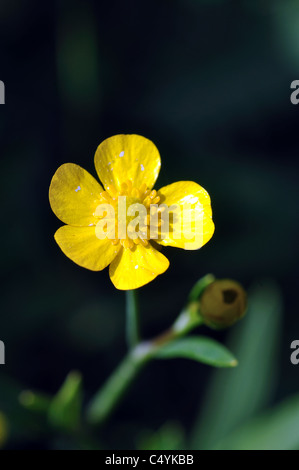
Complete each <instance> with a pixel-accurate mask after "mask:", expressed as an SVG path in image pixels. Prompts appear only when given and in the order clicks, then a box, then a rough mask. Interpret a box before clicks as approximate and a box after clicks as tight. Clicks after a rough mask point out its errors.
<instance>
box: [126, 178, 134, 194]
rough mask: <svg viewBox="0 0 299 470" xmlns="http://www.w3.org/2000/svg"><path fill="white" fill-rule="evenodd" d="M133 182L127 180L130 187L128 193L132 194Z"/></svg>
mask: <svg viewBox="0 0 299 470" xmlns="http://www.w3.org/2000/svg"><path fill="white" fill-rule="evenodd" d="M132 186H133V183H132V181H131V180H127V187H128V194H130V192H131V190H132Z"/></svg>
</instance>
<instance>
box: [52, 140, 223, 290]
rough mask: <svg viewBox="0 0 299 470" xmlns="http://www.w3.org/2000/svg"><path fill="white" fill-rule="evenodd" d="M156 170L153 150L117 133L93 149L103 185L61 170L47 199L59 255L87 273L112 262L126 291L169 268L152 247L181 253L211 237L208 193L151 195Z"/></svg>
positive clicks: (75, 169)
mask: <svg viewBox="0 0 299 470" xmlns="http://www.w3.org/2000/svg"><path fill="white" fill-rule="evenodd" d="M160 166H161V160H160V155H159V152H158V149H157V148H156V146H155V145H154V144H153V143H152V142H151V141H150V140H148V139H146V138H145V137H141V136H139V135H116V136H113V137H110V138H109V139H106V140H104V142H102V143H101V144H100V145H99V147H98V149H97V151H96V154H95V167H96V171H97V174H98V176H99V178H100V180H101V182H102V184H103V186H104V188H103V187H102V186H101V185H100V184H99V183H98V182H97V181H96V180H95V179H94V178H93V177H92V176H91V175H90V174H89V173H88V172H87V171H85V170H84V169H83V168H81V167H80V166H78V165H75V164H73V163H66V164H64V165H62V166H60V167H59V168H58V170H57V171H56V173H55V175H54V176H53V178H52V181H51V185H50V190H49V198H50V205H51V208H52V210H53V212H54V213H55V214H56V216H57V217H58V218H59V219H60V220H61V221H62V222H64V223H65V224H67V225H64V226H62V227H61V228H59V229H58V230H57V232H56V233H55V240H56V242H57V243H58V245H59V246H60V248H61V250H62V251H63V252H64V253H65V255H66V256H68V257H69V258H70V259H71V260H73V261H74V262H75V263H77V264H78V265H79V266H82V267H84V268H87V269H91V270H93V271H100V270H102V269H104V268H105V267H106V266H108V265H110V267H109V274H110V278H111V281H112V282H113V284H114V285H115V287H117V288H118V289H123V290H128V289H136V288H138V287H141V286H143V285H144V284H147V283H148V282H150V281H152V280H153V279H155V277H157V276H158V275H159V274H162V273H163V272H165V271H166V269H167V268H168V266H169V261H168V259H167V258H166V257H165V256H164V255H163V254H162V253H161V252H160V251H158V249H157V248H155V247H154V245H156V243H157V244H159V245H162V246H163V245H164V246H168V245H169V246H175V247H178V248H183V249H187V250H195V249H198V248H201V247H202V246H203V245H204V244H205V243H207V242H208V241H209V240H210V238H211V237H212V235H213V233H214V224H213V221H212V211H211V203H210V197H209V195H208V193H207V191H206V190H205V189H204V188H202V187H201V186H199V185H198V184H197V183H194V182H192V181H180V182H177V183H173V184H170V185H168V186H164V187H163V188H161V189H160V190H158V191H156V190H155V189H153V186H154V184H155V182H156V180H157V178H158V175H159V171H160ZM136 213H138V216H137V217H136ZM156 247H157V245H156Z"/></svg>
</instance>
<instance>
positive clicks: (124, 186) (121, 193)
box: [120, 183, 128, 196]
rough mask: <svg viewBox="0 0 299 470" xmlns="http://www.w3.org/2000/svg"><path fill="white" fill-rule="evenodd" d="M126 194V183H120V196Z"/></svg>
mask: <svg viewBox="0 0 299 470" xmlns="http://www.w3.org/2000/svg"><path fill="white" fill-rule="evenodd" d="M127 192H128V186H127V183H122V184H121V186H120V195H121V196H125V195H126V194H127Z"/></svg>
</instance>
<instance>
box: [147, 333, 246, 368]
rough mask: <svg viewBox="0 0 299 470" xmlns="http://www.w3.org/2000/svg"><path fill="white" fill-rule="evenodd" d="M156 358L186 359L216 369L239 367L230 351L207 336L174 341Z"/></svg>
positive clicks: (159, 352)
mask: <svg viewBox="0 0 299 470" xmlns="http://www.w3.org/2000/svg"><path fill="white" fill-rule="evenodd" d="M156 357H158V358H160V359H172V358H178V357H185V358H186V359H193V360H194V361H198V362H203V363H204V364H208V365H210V366H214V367H235V366H236V365H237V360H236V359H235V357H234V356H233V355H232V353H231V352H230V351H229V350H228V349H226V348H225V347H224V346H223V345H222V344H220V343H217V341H215V340H213V339H210V338H206V337H205V336H190V337H188V338H181V339H178V340H175V341H172V342H171V343H169V344H167V345H166V346H164V347H163V348H161V349H160V350H159V351H158V353H157V354H156Z"/></svg>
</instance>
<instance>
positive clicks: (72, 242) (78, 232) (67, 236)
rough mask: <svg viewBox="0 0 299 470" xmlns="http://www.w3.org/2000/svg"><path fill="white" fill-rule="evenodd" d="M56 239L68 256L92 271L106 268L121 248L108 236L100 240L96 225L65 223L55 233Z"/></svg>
mask: <svg viewBox="0 0 299 470" xmlns="http://www.w3.org/2000/svg"><path fill="white" fill-rule="evenodd" d="M55 240H56V242H57V243H58V245H59V247H60V248H61V250H62V251H63V253H64V254H65V255H66V256H67V257H68V258H70V259H71V260H72V261H74V263H76V264H78V265H79V266H82V267H83V268H87V269H90V270H91V271H101V270H102V269H104V268H106V266H108V264H110V263H111V261H112V260H113V259H114V258H115V256H116V255H117V253H118V251H119V249H120V247H119V246H114V245H113V244H112V243H111V240H108V239H107V238H105V239H104V240H99V239H98V238H97V237H96V234H95V227H72V226H70V225H64V226H63V227H60V228H59V229H58V230H57V232H56V233H55Z"/></svg>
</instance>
